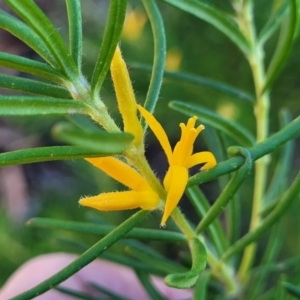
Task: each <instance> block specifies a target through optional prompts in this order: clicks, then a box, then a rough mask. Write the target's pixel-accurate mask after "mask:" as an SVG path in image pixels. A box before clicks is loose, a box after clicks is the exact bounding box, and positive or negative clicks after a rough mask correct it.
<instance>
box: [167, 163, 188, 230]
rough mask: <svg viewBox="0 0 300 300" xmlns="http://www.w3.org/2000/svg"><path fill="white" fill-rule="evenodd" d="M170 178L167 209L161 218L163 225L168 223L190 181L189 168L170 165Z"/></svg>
mask: <svg viewBox="0 0 300 300" xmlns="http://www.w3.org/2000/svg"><path fill="white" fill-rule="evenodd" d="M169 171H170V178H169V179H168V181H169V182H168V190H167V192H168V195H167V200H166V204H165V209H164V213H163V217H162V220H161V226H165V225H166V221H167V219H168V218H169V216H170V214H171V213H172V211H173V210H174V208H175V207H176V206H177V204H178V202H179V200H180V199H181V197H182V195H183V193H184V190H185V187H186V185H187V182H188V176H189V175H188V170H187V169H186V168H185V167H181V166H171V167H170V170H169Z"/></svg>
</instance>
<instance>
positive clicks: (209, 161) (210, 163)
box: [186, 151, 217, 170]
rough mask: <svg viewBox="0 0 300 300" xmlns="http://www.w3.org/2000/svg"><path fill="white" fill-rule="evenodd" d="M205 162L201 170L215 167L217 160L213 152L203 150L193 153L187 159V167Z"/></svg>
mask: <svg viewBox="0 0 300 300" xmlns="http://www.w3.org/2000/svg"><path fill="white" fill-rule="evenodd" d="M203 163H205V165H204V166H203V167H202V168H201V170H207V169H210V168H212V167H214V166H215V165H216V164H217V161H216V158H215V156H214V155H213V154H212V153H211V152H209V151H203V152H198V153H195V154H193V155H191V156H190V157H189V158H188V159H187V161H186V167H187V168H188V169H189V168H191V167H194V166H196V165H199V164H203Z"/></svg>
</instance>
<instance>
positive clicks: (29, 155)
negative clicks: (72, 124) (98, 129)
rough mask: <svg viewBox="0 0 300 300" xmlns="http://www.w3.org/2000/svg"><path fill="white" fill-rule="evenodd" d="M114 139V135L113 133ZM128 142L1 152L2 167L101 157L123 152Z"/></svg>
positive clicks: (0, 161)
mask: <svg viewBox="0 0 300 300" xmlns="http://www.w3.org/2000/svg"><path fill="white" fill-rule="evenodd" d="M111 138H112V140H114V139H115V138H114V135H113V134H112V137H111ZM126 146H127V144H125V143H124V142H122V141H121V142H116V141H112V144H104V145H103V149H100V146H99V151H92V150H88V149H85V148H82V147H74V146H52V147H40V148H31V149H22V150H16V151H11V152H5V153H0V167H5V166H13V165H21V164H30V163H36V162H44V161H53V160H65V159H76V158H85V157H99V156H109V155H116V154H122V153H123V152H124V150H125V149H126Z"/></svg>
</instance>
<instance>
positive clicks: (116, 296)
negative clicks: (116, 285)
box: [88, 282, 130, 300]
mask: <svg viewBox="0 0 300 300" xmlns="http://www.w3.org/2000/svg"><path fill="white" fill-rule="evenodd" d="M88 285H89V286H91V287H92V288H94V289H95V290H97V291H99V292H101V293H103V294H105V295H107V296H109V297H111V299H113V300H130V299H128V298H125V297H124V296H122V295H120V294H117V293H116V292H113V291H111V290H109V289H107V288H105V287H103V286H100V285H99V284H96V283H93V282H90V283H88ZM97 299H98V300H99V297H98V298H97Z"/></svg>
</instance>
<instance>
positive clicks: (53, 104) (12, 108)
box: [0, 96, 89, 116]
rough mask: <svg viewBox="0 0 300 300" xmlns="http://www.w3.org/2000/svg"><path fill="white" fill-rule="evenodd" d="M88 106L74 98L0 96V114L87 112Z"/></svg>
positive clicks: (26, 114) (23, 114)
mask: <svg viewBox="0 0 300 300" xmlns="http://www.w3.org/2000/svg"><path fill="white" fill-rule="evenodd" d="M88 109H89V108H88V106H87V105H85V104H84V103H83V102H79V101H75V100H65V99H55V98H47V97H29V96H26V97H25V96H0V116H32V115H66V114H75V113H76V114H87V113H88Z"/></svg>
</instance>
